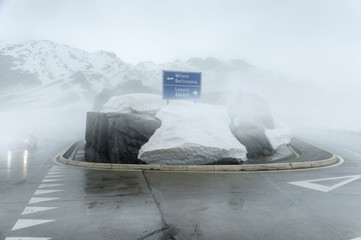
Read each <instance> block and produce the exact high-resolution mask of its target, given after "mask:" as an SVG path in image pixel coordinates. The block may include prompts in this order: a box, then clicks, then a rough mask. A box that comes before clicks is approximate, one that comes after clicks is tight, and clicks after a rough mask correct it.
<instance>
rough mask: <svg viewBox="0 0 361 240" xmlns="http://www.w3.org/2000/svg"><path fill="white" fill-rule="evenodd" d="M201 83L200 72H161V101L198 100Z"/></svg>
mask: <svg viewBox="0 0 361 240" xmlns="http://www.w3.org/2000/svg"><path fill="white" fill-rule="evenodd" d="M201 82H202V73H200V72H181V71H163V81H162V83H163V99H167V101H169V100H199V99H200V98H201V92H202V91H201V87H202V84H201Z"/></svg>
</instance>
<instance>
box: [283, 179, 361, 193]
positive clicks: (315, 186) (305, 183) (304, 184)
mask: <svg viewBox="0 0 361 240" xmlns="http://www.w3.org/2000/svg"><path fill="white" fill-rule="evenodd" d="M360 178H361V175H351V176H344V177H334V178H322V179H313V180H306V181H298V182H289V184H293V185H296V186H300V187H304V188H309V189H313V190H317V191H321V192H329V191H332V190H334V189H336V188H339V187H341V186H343V185H345V184H348V183H350V182H353V181H356V180H358V179H360ZM338 179H347V180H345V181H342V182H340V183H337V184H335V185H333V186H330V187H329V186H325V185H321V184H316V183H314V182H322V181H329V180H338Z"/></svg>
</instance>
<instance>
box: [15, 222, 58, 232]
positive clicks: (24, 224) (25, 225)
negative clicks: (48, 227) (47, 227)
mask: <svg viewBox="0 0 361 240" xmlns="http://www.w3.org/2000/svg"><path fill="white" fill-rule="evenodd" d="M53 221H55V220H43V219H42V220H39V219H19V220H18V221H17V222H16V223H15V226H14V227H13V229H11V231H15V230H19V229H23V228H28V227H32V226H36V225H40V224H44V223H49V222H53Z"/></svg>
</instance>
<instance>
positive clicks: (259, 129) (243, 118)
mask: <svg viewBox="0 0 361 240" xmlns="http://www.w3.org/2000/svg"><path fill="white" fill-rule="evenodd" d="M228 113H229V116H230V118H231V124H230V129H231V131H232V134H233V135H234V136H235V138H237V140H238V141H239V142H240V143H242V144H243V145H244V146H245V147H246V149H247V152H248V153H247V158H258V157H264V156H269V155H270V154H272V153H274V151H275V149H273V147H272V145H271V143H270V141H269V140H268V137H267V136H266V133H265V128H267V129H273V128H274V127H275V124H274V121H273V117H272V114H271V110H270V108H269V105H268V102H267V101H266V100H264V99H263V98H261V97H259V96H258V95H256V94H253V93H243V92H242V91H239V92H238V94H237V96H236V97H235V98H234V100H233V102H232V103H231V104H230V105H229V108H228Z"/></svg>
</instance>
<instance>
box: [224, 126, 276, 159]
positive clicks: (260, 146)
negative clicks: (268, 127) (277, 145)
mask: <svg viewBox="0 0 361 240" xmlns="http://www.w3.org/2000/svg"><path fill="white" fill-rule="evenodd" d="M230 129H231V131H232V134H233V136H234V137H235V138H236V139H237V140H238V141H239V142H240V143H242V144H243V145H244V146H245V147H246V149H247V158H257V157H264V156H269V155H271V154H272V153H273V152H274V151H275V149H273V147H272V145H271V143H270V142H269V140H268V138H267V136H266V134H265V130H264V128H263V127H260V126H257V125H255V124H253V123H250V122H243V123H242V124H240V125H237V126H236V125H234V124H231V125H230Z"/></svg>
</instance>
